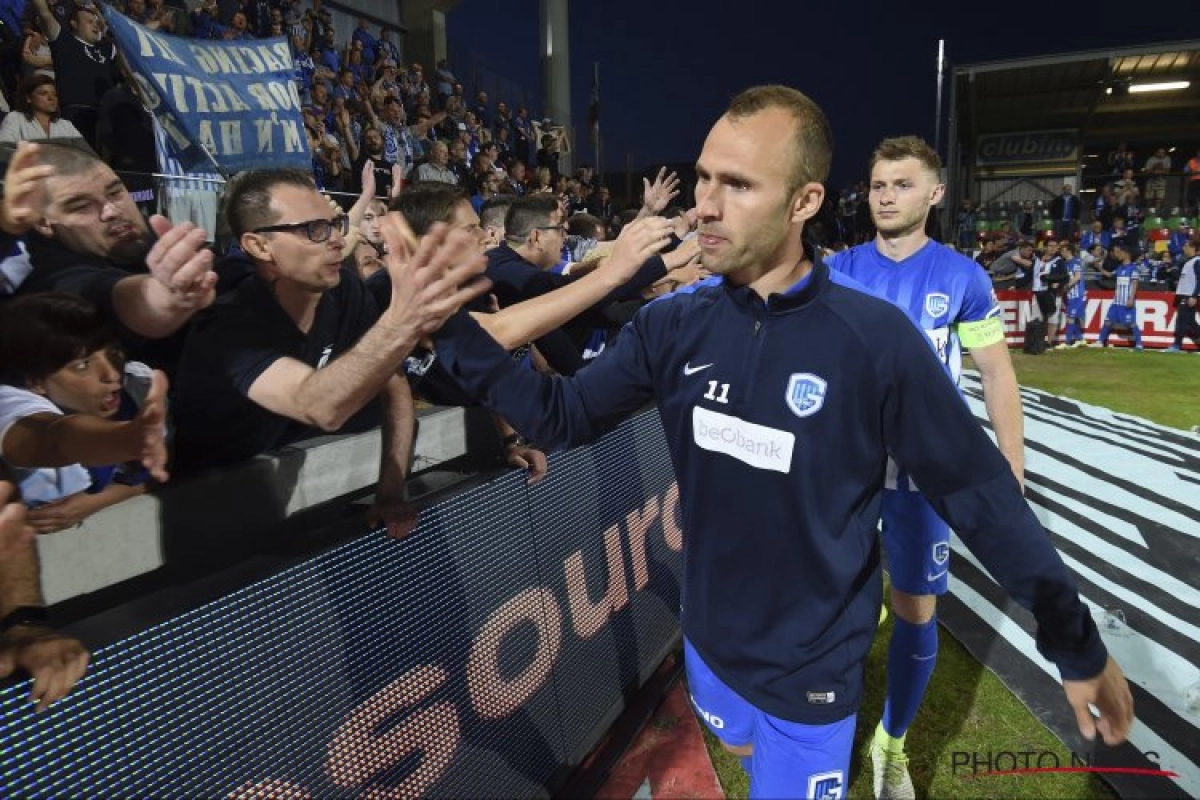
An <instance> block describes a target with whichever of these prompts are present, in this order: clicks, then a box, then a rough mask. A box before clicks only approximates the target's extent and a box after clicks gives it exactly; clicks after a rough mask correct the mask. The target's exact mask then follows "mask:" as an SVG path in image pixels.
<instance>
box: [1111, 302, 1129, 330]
mask: <svg viewBox="0 0 1200 800" xmlns="http://www.w3.org/2000/svg"><path fill="white" fill-rule="evenodd" d="M1104 321H1105V323H1107V324H1112V325H1122V326H1124V327H1126V328H1132V327H1134V326H1135V325H1137V309H1136V308H1134V307H1133V306H1119V305H1116V304H1115V303H1114V304H1113V305H1111V306H1109V307H1108V316H1107V317H1105V318H1104Z"/></svg>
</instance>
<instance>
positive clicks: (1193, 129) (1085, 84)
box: [950, 40, 1200, 143]
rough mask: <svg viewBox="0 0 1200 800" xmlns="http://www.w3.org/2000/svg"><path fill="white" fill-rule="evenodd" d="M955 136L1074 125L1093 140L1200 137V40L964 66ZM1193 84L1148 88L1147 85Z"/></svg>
mask: <svg viewBox="0 0 1200 800" xmlns="http://www.w3.org/2000/svg"><path fill="white" fill-rule="evenodd" d="M953 75H954V78H953V84H952V90H951V96H952V98H953V99H952V101H951V111H950V113H951V118H952V123H951V124H952V125H954V126H955V128H956V130H954V131H953V133H952V137H953V138H957V139H958V141H960V142H970V141H973V140H974V139H975V137H977V136H980V135H985V134H992V133H1006V132H1010V131H1037V130H1055V129H1068V128H1070V129H1074V130H1077V131H1079V136H1080V139H1082V140H1085V141H1093V142H1113V143H1116V142H1120V141H1130V142H1132V141H1136V140H1139V139H1149V138H1152V139H1154V140H1155V141H1158V142H1169V141H1177V140H1181V139H1182V140H1192V139H1195V138H1198V135H1200V41H1197V40H1194V41H1183V42H1164V43H1162V44H1154V45H1144V46H1136V47H1125V48H1109V49H1105V50H1093V51H1086V52H1080V53H1064V54H1059V55H1049V56H1041V57H1037V58H1024V59H1015V60H1010V61H992V62H986V63H980V64H966V65H962V66H957V67H955V68H954V70H953ZM1179 82H1188V83H1190V86H1188V87H1187V88H1177V89H1169V90H1158V91H1154V90H1151V91H1146V90H1145V87H1146V86H1147V85H1153V84H1164V83H1179Z"/></svg>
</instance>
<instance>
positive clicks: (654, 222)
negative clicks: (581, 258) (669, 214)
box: [597, 217, 671, 283]
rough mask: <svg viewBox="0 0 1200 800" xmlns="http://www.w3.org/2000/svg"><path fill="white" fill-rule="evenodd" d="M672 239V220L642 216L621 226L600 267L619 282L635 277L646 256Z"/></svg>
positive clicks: (655, 251) (663, 247)
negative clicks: (619, 232)
mask: <svg viewBox="0 0 1200 800" xmlns="http://www.w3.org/2000/svg"><path fill="white" fill-rule="evenodd" d="M670 243H671V222H670V220H666V219H664V218H662V217H643V218H641V219H638V220H634V221H633V222H631V223H629V224H628V225H626V226H625V227H624V228H622V229H621V235H620V236H618V237H617V240H616V242H615V243H614V244H613V249H612V252H611V253H610V254H609V256H608V258H606V259H604V262H603V263H602V264H601V265H600V266H599V267H597V271H599V270H604V271H605V272H606V273H608V274H610V275H612V276H614V278H616V279H617V280H618V281H619V282H620V283H624V282H625V281H627V280H629V279H630V278H632V277H633V275H634V273H636V272H637V271H638V268H639V267H641V265H642V264H644V263H645V261H646V259H648V258H650V257H651V256H653V255H655V254H656V253H660V252H662V251H663V250H664V249H665V248H666V247H667V246H668V245H669V244H670Z"/></svg>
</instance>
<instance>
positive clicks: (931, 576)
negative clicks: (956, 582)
mask: <svg viewBox="0 0 1200 800" xmlns="http://www.w3.org/2000/svg"><path fill="white" fill-rule="evenodd" d="M946 572H947V570H942V571H941V572H939V573H937V574H935V575H930V574H929V573H928V572H926V573H925V580H927V581H936V580H937V579H938V578H940V577H942V576H943V575H945V574H946Z"/></svg>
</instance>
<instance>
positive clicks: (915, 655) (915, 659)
mask: <svg viewBox="0 0 1200 800" xmlns="http://www.w3.org/2000/svg"><path fill="white" fill-rule="evenodd" d="M934 658H937V653H934V654H933V655H931V656H919V655H917V654H916V653H913V661H929V660H931V659H934Z"/></svg>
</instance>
